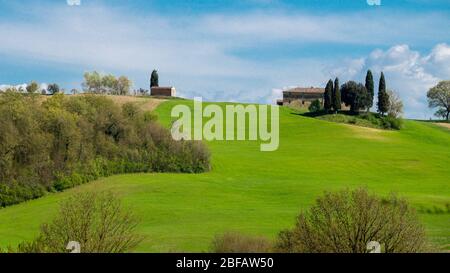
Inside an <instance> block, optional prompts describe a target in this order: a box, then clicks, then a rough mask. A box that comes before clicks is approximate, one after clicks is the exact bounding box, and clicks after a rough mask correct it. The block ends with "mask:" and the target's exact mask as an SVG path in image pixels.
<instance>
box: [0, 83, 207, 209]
mask: <svg viewBox="0 0 450 273" xmlns="http://www.w3.org/2000/svg"><path fill="white" fill-rule="evenodd" d="M0 117H1V119H0V207H2V206H8V205H11V204H16V203H19V202H22V201H25V200H29V199H33V198H37V197H40V196H42V195H43V194H45V192H47V191H60V190H64V189H66V188H70V187H73V186H76V185H79V184H82V183H86V182H88V181H91V180H95V179H97V178H99V177H102V176H108V175H112V174H118V173H130V172H133V173H135V172H189V173H196V172H203V171H207V170H209V152H208V151H207V149H206V147H205V146H204V145H203V144H202V143H200V142H192V141H181V142H176V141H174V140H173V139H172V137H171V134H170V132H169V130H167V129H166V128H163V127H162V126H160V125H158V124H157V121H156V117H155V116H154V114H152V113H151V112H143V111H141V110H140V109H139V108H138V107H137V106H136V105H135V104H133V103H126V104H124V105H122V106H119V105H118V104H116V103H114V102H113V101H112V100H111V99H109V98H107V97H105V96H97V95H85V96H65V95H64V94H56V95H54V96H52V97H49V98H47V99H45V100H42V98H41V97H40V96H38V95H25V94H21V93H18V92H5V93H1V94H0Z"/></svg>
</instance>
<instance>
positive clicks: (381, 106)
mask: <svg viewBox="0 0 450 273" xmlns="http://www.w3.org/2000/svg"><path fill="white" fill-rule="evenodd" d="M377 106H378V112H379V113H380V114H381V115H384V113H386V112H387V111H388V109H389V95H388V94H387V92H386V81H385V79H384V74H383V72H381V77H380V84H379V86H378V105H377Z"/></svg>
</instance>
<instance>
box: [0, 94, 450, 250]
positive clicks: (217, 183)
mask: <svg viewBox="0 0 450 273" xmlns="http://www.w3.org/2000/svg"><path fill="white" fill-rule="evenodd" d="M177 103H184V104H190V105H191V104H192V102H190V101H184V100H180V101H178V100H170V101H166V102H164V103H162V104H161V105H159V106H158V108H157V109H156V113H157V114H158V115H159V120H160V122H162V123H163V124H165V125H168V124H170V122H171V118H170V110H171V108H172V106H174V105H175V104H177ZM208 146H209V147H210V149H211V152H212V160H213V170H212V171H211V172H209V173H204V174H133V175H120V176H114V177H109V178H104V179H100V180H98V181H96V182H92V183H89V184H87V185H83V186H80V187H78V188H75V189H72V190H69V191H66V192H64V193H57V194H50V195H48V196H46V197H44V198H41V199H38V200H34V201H30V202H27V203H23V204H20V205H16V206H13V207H9V208H5V209H1V210H0V246H6V245H14V244H17V243H18V242H20V241H22V240H27V239H31V238H33V236H34V235H35V234H36V233H37V231H38V227H39V225H40V224H41V223H43V222H45V221H48V220H49V219H51V217H52V215H53V214H54V213H55V210H56V209H57V203H58V201H60V200H61V199H64V198H66V197H67V196H68V195H69V194H71V193H73V192H74V191H84V190H104V189H108V190H113V191H115V192H117V193H119V194H120V195H121V196H123V198H124V200H125V202H126V203H127V204H128V205H129V206H131V207H132V208H133V209H134V210H135V212H136V213H137V214H138V215H139V217H140V218H141V225H140V227H139V231H140V233H142V234H143V235H144V236H146V239H145V240H144V241H143V243H142V244H141V245H140V246H139V248H138V251H144V252H145V251H150V252H166V251H206V250H207V249H208V246H209V243H210V241H211V239H212V238H213V236H214V235H215V234H217V233H222V232H224V231H228V230H237V231H242V232H244V233H249V234H255V235H266V236H269V237H272V238H273V237H274V236H276V234H277V233H278V232H279V231H280V230H281V229H284V228H288V227H291V226H292V225H293V223H294V218H295V216H296V214H297V213H298V212H299V211H300V210H301V209H303V208H306V207H307V206H308V205H309V204H311V203H312V202H313V201H314V199H315V198H316V196H318V195H320V194H321V193H322V192H323V191H324V190H335V189H342V188H346V187H357V186H366V187H367V188H368V189H369V190H371V191H374V192H377V193H379V194H383V195H388V194H389V193H390V192H397V193H399V195H401V196H404V197H406V198H408V200H409V201H410V202H411V203H412V204H413V205H414V206H415V207H416V208H417V209H418V210H419V212H420V217H421V219H422V220H423V221H424V223H425V225H426V227H427V232H428V234H429V236H430V238H431V239H432V240H433V242H434V243H436V244H439V245H440V246H442V247H446V248H449V246H450V225H449V224H450V223H449V218H450V212H449V210H448V208H449V207H450V187H449V177H450V168H449V166H450V149H448V147H450V133H449V131H448V130H447V129H445V128H440V127H438V126H436V125H433V124H428V123H422V122H417V121H406V122H405V126H404V129H402V130H400V131H383V130H377V129H370V128H361V127H355V126H350V125H344V124H338V123H332V122H327V121H322V120H317V119H313V118H307V117H302V116H300V115H297V114H296V113H294V112H293V110H291V109H288V108H281V110H280V148H279V150H278V151H276V152H268V153H262V152H260V151H259V143H257V142H249V141H234V142H219V141H218V142H211V143H208Z"/></svg>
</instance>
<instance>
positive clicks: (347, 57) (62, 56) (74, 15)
mask: <svg viewBox="0 0 450 273" xmlns="http://www.w3.org/2000/svg"><path fill="white" fill-rule="evenodd" d="M369 1H370V0H369ZM449 29H450V1H448V0H445V1H444V0H435V1H426V0H381V5H379V6H377V5H368V4H367V0H323V1H320V0H303V1H293V0H291V1H288V0H285V1H282V0H240V1H233V0H215V1H206V0H203V1H200V0H196V1H195V0H175V1H169V0H165V1H160V0H153V1H152V0H129V1H122V0H120V1H119V0H81V5H80V6H69V5H67V3H66V0H40V1H38V0H36V1H32V0H29V1H27V0H21V1H11V0H0V37H2V38H1V40H0V60H1V61H0V85H19V84H23V83H27V82H29V81H31V80H37V81H39V82H41V83H50V82H57V83H59V84H60V85H61V86H62V87H64V88H66V89H68V90H70V89H71V88H81V86H80V84H81V82H82V80H83V79H82V75H83V73H84V72H85V71H93V70H97V71H100V72H104V73H113V74H117V75H119V74H124V75H127V76H129V77H130V78H131V79H132V80H133V82H134V87H135V88H139V87H143V88H148V87H147V86H148V81H149V79H148V77H149V74H150V72H151V71H152V70H153V69H154V68H157V69H158V70H159V72H160V79H161V83H162V84H165V85H174V86H176V87H177V90H178V91H179V93H180V94H182V95H184V96H186V97H193V96H202V97H203V98H204V99H205V100H220V101H241V102H258V103H271V102H274V100H275V99H276V98H278V97H280V96H281V90H282V89H283V88H286V87H289V86H298V85H300V86H323V85H324V84H325V83H326V81H327V80H328V79H329V78H334V77H336V76H338V77H339V78H340V79H341V82H344V81H347V80H357V81H363V79H364V75H365V72H366V70H367V69H372V71H373V72H374V74H375V77H376V78H378V75H379V73H380V72H381V71H384V73H385V74H386V78H387V85H388V88H391V89H394V90H395V91H396V92H398V93H399V94H400V96H401V98H402V99H403V101H404V103H405V115H406V116H407V117H411V118H429V117H430V116H431V115H432V111H430V110H429V109H428V108H427V105H426V97H425V95H426V91H427V90H428V88H430V87H431V86H433V85H435V84H436V83H437V82H438V81H440V80H443V79H450V31H449Z"/></svg>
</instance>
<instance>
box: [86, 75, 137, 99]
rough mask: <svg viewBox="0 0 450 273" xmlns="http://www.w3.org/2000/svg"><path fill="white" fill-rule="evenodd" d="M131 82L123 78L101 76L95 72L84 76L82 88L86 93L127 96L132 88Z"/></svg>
mask: <svg viewBox="0 0 450 273" xmlns="http://www.w3.org/2000/svg"><path fill="white" fill-rule="evenodd" d="M132 85H133V84H132V82H131V80H129V79H128V78H127V77H125V76H120V77H119V78H116V77H115V76H114V75H111V74H109V75H102V74H100V73H98V72H97V71H94V72H92V73H89V72H86V73H85V74H84V82H83V88H84V91H85V92H86V93H94V94H109V95H128V94H129V93H130V89H131V86H132Z"/></svg>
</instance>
